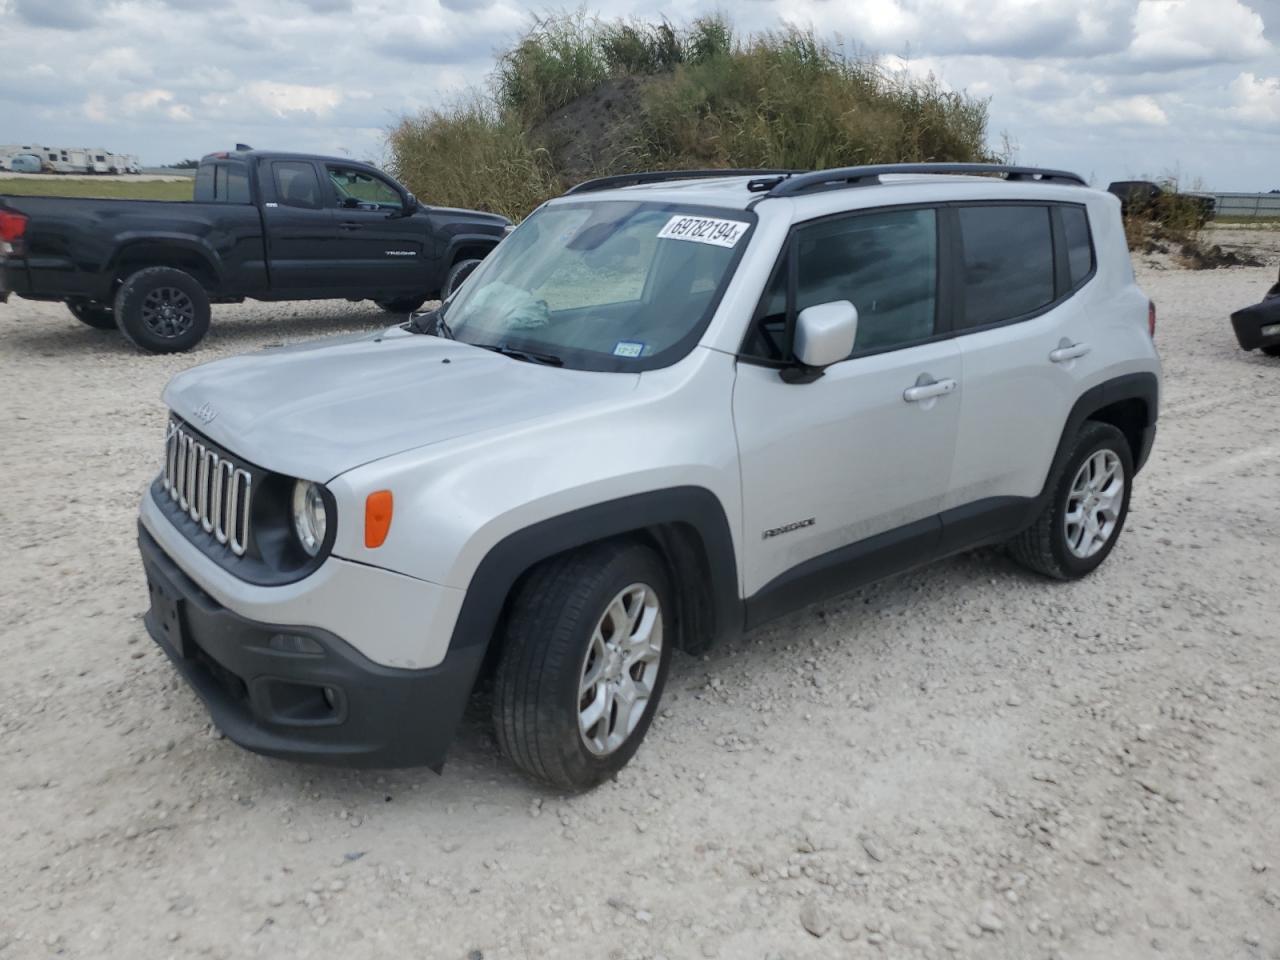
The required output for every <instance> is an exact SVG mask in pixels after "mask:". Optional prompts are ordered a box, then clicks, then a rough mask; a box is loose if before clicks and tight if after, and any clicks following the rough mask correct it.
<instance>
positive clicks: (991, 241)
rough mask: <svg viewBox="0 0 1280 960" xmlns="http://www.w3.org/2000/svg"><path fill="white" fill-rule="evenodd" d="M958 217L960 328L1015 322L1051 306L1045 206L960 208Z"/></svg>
mask: <svg viewBox="0 0 1280 960" xmlns="http://www.w3.org/2000/svg"><path fill="white" fill-rule="evenodd" d="M957 213H958V215H959V220H960V235H961V238H962V241H963V245H964V260H963V267H964V297H963V302H964V312H963V318H962V322H961V323H959V324H958V325H959V326H960V327H961V328H963V329H968V328H972V327H983V326H987V325H989V324H994V323H1001V322H1004V321H1006V320H1016V319H1018V318H1020V317H1024V316H1027V315H1028V314H1032V313H1035V312H1036V311H1037V310H1040V309H1041V308H1043V307H1046V306H1048V305H1049V304H1051V303H1052V302H1053V301H1054V283H1053V279H1054V278H1053V230H1052V226H1051V221H1050V218H1049V207H1048V206H1047V205H1046V206H1040V205H1034V204H1003V205H999V206H996V205H992V206H973V207H961V208H959V210H958V211H957Z"/></svg>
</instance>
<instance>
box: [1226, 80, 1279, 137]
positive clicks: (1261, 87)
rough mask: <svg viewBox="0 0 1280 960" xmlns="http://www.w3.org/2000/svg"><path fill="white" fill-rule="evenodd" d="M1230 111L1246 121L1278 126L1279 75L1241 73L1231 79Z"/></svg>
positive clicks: (1274, 127)
mask: <svg viewBox="0 0 1280 960" xmlns="http://www.w3.org/2000/svg"><path fill="white" fill-rule="evenodd" d="M1230 90H1231V99H1232V100H1233V101H1234V102H1235V106H1233V107H1232V108H1231V113H1232V114H1233V115H1234V116H1236V117H1238V118H1239V119H1241V120H1243V121H1245V122H1246V123H1258V124H1264V125H1271V126H1272V127H1273V129H1276V128H1280V77H1257V76H1254V75H1253V74H1252V73H1242V74H1240V76H1238V77H1236V78H1235V80H1233V81H1231V87H1230Z"/></svg>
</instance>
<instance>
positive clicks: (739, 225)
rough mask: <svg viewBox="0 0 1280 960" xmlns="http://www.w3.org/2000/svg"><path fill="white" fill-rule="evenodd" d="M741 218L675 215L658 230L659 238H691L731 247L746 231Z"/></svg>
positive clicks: (745, 225)
mask: <svg viewBox="0 0 1280 960" xmlns="http://www.w3.org/2000/svg"><path fill="white" fill-rule="evenodd" d="M747 227H748V224H746V223H743V222H742V221H741V220H717V219H716V218H715V217H687V216H676V217H672V218H671V219H670V220H668V221H667V225H666V226H665V227H663V228H662V229H661V230H659V231H658V239H659V240H692V241H693V242H694V243H710V244H714V245H715V246H717V247H732V246H734V245H735V244H736V243H737V242H738V241H739V240H741V239H742V235H743V234H744V233H746V232H747Z"/></svg>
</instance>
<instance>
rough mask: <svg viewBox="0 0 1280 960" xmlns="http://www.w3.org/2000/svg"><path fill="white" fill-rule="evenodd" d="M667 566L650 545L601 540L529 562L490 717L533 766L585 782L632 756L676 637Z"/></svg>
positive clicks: (540, 772) (580, 786)
mask: <svg viewBox="0 0 1280 960" xmlns="http://www.w3.org/2000/svg"><path fill="white" fill-rule="evenodd" d="M674 600H675V598H674V597H673V595H672V593H671V588H670V581H669V579H668V577H667V572H666V567H665V566H664V565H663V563H662V561H661V560H660V559H659V557H658V556H657V554H655V553H654V552H653V551H652V550H651V549H649V548H648V547H645V546H642V545H640V544H635V543H612V544H601V545H598V546H594V547H587V548H584V549H581V550H576V551H574V552H572V553H567V554H563V555H562V556H560V557H556V558H553V559H551V560H548V561H546V562H544V563H542V564H540V565H539V566H537V567H535V568H534V569H533V570H532V571H531V572H530V573H529V574H528V575H527V576H526V577H525V578H524V581H523V583H522V584H521V585H520V586H519V587H518V588H517V590H516V593H515V596H514V599H513V602H512V605H511V611H510V614H509V616H508V617H507V620H506V626H505V630H504V634H503V637H502V640H503V647H502V654H501V658H500V660H499V664H498V671H497V677H496V681H495V684H494V694H493V719H494V726H495V728H496V731H497V737H498V745H499V746H500V747H501V749H502V752H503V753H504V754H505V755H506V756H507V757H508V758H509V759H510V760H511V761H512V762H513V763H514V764H515V765H516V766H517V767H519V768H520V769H521V770H522V771H524V772H525V773H526V774H528V775H529V776H531V777H533V778H535V779H537V780H541V781H543V782H545V783H549V784H551V785H553V786H555V787H557V788H559V789H562V790H585V789H588V788H590V787H593V786H595V785H596V784H598V783H600V782H601V781H603V780H605V779H607V778H609V777H611V776H613V775H614V774H615V773H617V772H618V771H619V770H621V769H622V767H623V766H625V765H626V763H627V761H629V760H630V759H631V757H632V756H633V755H634V754H635V752H636V750H637V748H638V747H639V746H640V742H641V741H642V740H643V739H644V735H645V732H646V731H647V730H648V729H649V724H650V722H651V721H652V720H653V715H654V713H655V711H656V710H657V706H658V699H659V698H660V697H661V696H662V687H663V684H664V683H665V682H666V678H667V669H668V667H669V666H670V662H671V650H672V648H673V646H674V640H675V637H674V634H673V632H672V620H671V616H672V612H673V605H674Z"/></svg>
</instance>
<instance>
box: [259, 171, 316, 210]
mask: <svg viewBox="0 0 1280 960" xmlns="http://www.w3.org/2000/svg"><path fill="white" fill-rule="evenodd" d="M271 172H272V174H273V175H274V176H275V180H276V197H277V198H278V199H279V201H280V203H282V204H284V205H285V206H286V207H302V208H304V209H307V210H319V209H320V178H319V177H317V176H316V168H315V167H313V166H312V165H311V164H309V163H305V162H302V161H298V160H277V161H276V162H275V163H273V164H271Z"/></svg>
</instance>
